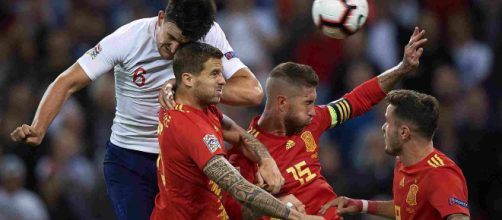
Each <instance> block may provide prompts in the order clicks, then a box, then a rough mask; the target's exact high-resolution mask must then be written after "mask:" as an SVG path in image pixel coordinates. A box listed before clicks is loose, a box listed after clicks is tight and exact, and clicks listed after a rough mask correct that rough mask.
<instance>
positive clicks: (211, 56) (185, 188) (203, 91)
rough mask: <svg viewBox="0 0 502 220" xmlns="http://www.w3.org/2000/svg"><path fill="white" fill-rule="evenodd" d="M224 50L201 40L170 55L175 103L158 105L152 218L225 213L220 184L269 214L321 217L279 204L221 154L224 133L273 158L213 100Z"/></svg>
mask: <svg viewBox="0 0 502 220" xmlns="http://www.w3.org/2000/svg"><path fill="white" fill-rule="evenodd" d="M222 56H223V54H222V53H221V52H220V51H219V50H218V49H216V48H214V47H212V46H210V45H208V44H203V43H191V44H186V45H184V46H182V48H180V49H179V51H178V52H177V53H176V55H175V56H174V61H173V69H174V74H175V76H176V85H177V88H176V97H175V101H176V103H177V105H176V107H175V108H174V109H171V110H166V109H161V111H160V114H159V127H158V130H159V132H158V133H159V144H160V153H159V159H158V161H157V165H158V184H159V189H160V192H159V194H158V195H157V197H156V199H155V208H154V210H153V213H152V216H151V219H152V220H157V219H159V220H160V219H190V220H191V219H228V216H227V214H226V211H225V208H224V207H223V205H222V203H221V201H220V199H221V190H222V189H223V190H225V191H228V192H229V193H230V194H231V195H232V196H233V197H234V198H236V199H237V200H238V201H239V202H241V203H243V204H245V205H246V206H248V207H250V208H251V209H253V210H257V211H260V212H264V213H267V214H268V215H271V216H275V217H279V218H284V219H286V218H287V219H321V218H318V217H315V216H314V217H309V216H305V215H304V214H301V213H300V212H298V211H296V210H293V209H291V207H288V206H286V205H285V204H282V203H281V202H280V201H279V200H278V199H276V198H275V197H273V196H272V195H270V194H269V193H267V192H266V191H264V190H263V189H261V188H259V187H258V186H255V185H253V184H251V183H249V182H248V181H246V180H245V179H244V178H243V177H242V176H241V175H240V174H239V172H238V171H237V170H236V169H235V168H234V167H233V166H232V165H231V164H230V163H229V162H228V161H227V160H226V159H225V150H224V149H223V146H224V145H223V139H225V140H227V141H229V142H230V143H233V144H236V145H242V150H243V151H244V153H245V154H249V155H252V156H251V158H254V159H255V162H258V163H259V164H260V165H261V163H262V161H264V160H269V161H273V159H272V157H271V156H270V154H269V153H268V151H267V150H266V148H265V147H264V146H263V145H262V144H261V143H260V142H258V141H257V140H256V138H255V137H254V136H252V135H251V134H249V133H247V132H246V131H245V130H244V129H242V128H240V127H239V126H237V125H236V123H235V122H233V121H232V120H231V119H230V118H228V117H226V116H224V115H222V113H221V112H220V111H219V110H218V108H216V106H215V105H216V104H218V103H219V102H220V97H221V96H222V94H223V93H222V91H223V86H224V85H225V79H224V77H223V74H222V71H223V66H222V63H221V57H222ZM274 166H275V163H274ZM276 171H277V173H276V175H278V176H280V175H281V174H280V172H279V171H278V170H277V168H276ZM277 191H278V189H277Z"/></svg>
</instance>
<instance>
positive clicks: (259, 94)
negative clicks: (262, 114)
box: [248, 84, 263, 106]
mask: <svg viewBox="0 0 502 220" xmlns="http://www.w3.org/2000/svg"><path fill="white" fill-rule="evenodd" d="M251 91H252V92H250V93H249V96H248V101H249V104H250V105H252V106H257V105H260V104H261V101H262V100H263V89H262V88H261V86H260V84H258V85H256V86H253V87H252V88H251Z"/></svg>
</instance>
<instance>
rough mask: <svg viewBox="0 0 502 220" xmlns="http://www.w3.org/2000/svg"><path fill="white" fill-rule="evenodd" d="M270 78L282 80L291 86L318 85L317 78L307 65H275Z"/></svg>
mask: <svg viewBox="0 0 502 220" xmlns="http://www.w3.org/2000/svg"><path fill="white" fill-rule="evenodd" d="M270 78H277V79H282V80H285V81H286V82H288V83H289V84H291V85H295V86H306V87H316V86H317V85H318V84H319V77H318V76H317V74H316V72H315V71H314V69H312V67H310V66H309V65H304V64H299V63H294V62H286V63H281V64H279V65H277V66H276V67H275V68H274V69H273V70H272V72H270Z"/></svg>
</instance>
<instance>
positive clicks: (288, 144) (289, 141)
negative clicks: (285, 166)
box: [286, 140, 295, 150]
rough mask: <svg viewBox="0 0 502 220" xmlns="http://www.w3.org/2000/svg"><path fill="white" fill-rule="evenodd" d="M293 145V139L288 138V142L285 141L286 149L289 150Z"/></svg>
mask: <svg viewBox="0 0 502 220" xmlns="http://www.w3.org/2000/svg"><path fill="white" fill-rule="evenodd" d="M294 146H295V142H294V141H293V140H288V142H286V150H289V149H291V148H292V147H294Z"/></svg>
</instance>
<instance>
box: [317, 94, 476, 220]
mask: <svg viewBox="0 0 502 220" xmlns="http://www.w3.org/2000/svg"><path fill="white" fill-rule="evenodd" d="M386 100H387V101H388V102H389V105H388V106H387V111H386V113H385V123H384V124H383V126H382V130H383V133H384V137H385V152H387V153H388V154H390V155H393V156H396V165H395V167H394V183H393V194H394V200H393V201H367V200H356V199H350V198H347V197H339V198H337V199H335V200H333V201H331V202H329V203H328V204H326V205H325V206H323V208H322V209H321V211H320V213H324V212H325V211H326V210H327V209H328V208H329V207H331V206H336V207H338V212H339V213H340V214H344V213H350V214H354V213H369V214H374V215H380V216H385V217H392V218H395V219H398V220H400V219H407V220H409V219H411V220H418V219H423V220H435V219H437V220H440V219H448V220H453V219H455V220H464V219H469V208H468V204H467V186H466V182H465V178H464V175H463V174H462V171H461V170H460V168H459V167H458V166H457V165H456V164H455V163H454V162H453V161H452V160H451V159H450V158H448V157H447V156H446V155H444V154H443V153H441V152H440V151H439V150H437V149H435V148H434V144H433V142H432V137H433V136H434V132H435V131H436V128H437V120H438V117H439V104H438V101H437V100H436V98H434V97H432V96H430V95H426V94H421V93H418V92H415V91H410V90H397V91H392V92H390V93H389V94H388V95H387V98H386Z"/></svg>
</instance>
